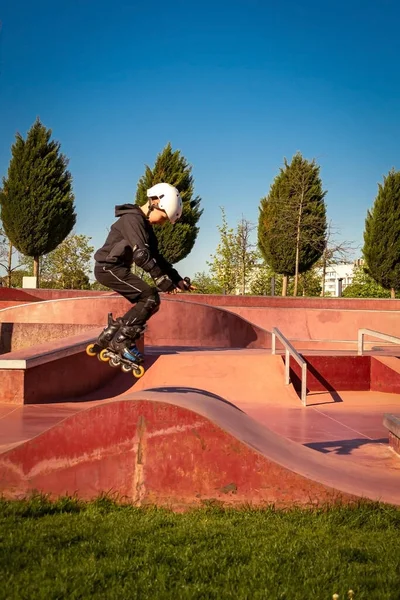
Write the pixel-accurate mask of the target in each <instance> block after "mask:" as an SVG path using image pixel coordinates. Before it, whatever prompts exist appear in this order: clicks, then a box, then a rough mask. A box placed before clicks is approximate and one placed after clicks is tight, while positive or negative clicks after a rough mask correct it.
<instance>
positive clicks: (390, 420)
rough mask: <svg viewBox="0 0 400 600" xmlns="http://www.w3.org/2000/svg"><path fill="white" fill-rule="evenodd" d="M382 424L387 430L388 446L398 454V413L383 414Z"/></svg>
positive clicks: (399, 417) (399, 426)
mask: <svg viewBox="0 0 400 600" xmlns="http://www.w3.org/2000/svg"><path fill="white" fill-rule="evenodd" d="M383 424H384V426H385V427H386V429H387V430H388V431H389V446H390V447H391V448H392V449H393V450H394V451H395V452H396V454H398V455H399V456H400V415H391V414H385V415H384V416H383Z"/></svg>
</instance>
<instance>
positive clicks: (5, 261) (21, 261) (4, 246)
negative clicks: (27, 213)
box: [0, 228, 26, 287]
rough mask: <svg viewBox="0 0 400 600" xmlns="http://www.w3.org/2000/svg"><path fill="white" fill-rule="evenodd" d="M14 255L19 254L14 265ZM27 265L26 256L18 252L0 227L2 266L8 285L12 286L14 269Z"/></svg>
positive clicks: (0, 259) (0, 257) (0, 260)
mask: <svg viewBox="0 0 400 600" xmlns="http://www.w3.org/2000/svg"><path fill="white" fill-rule="evenodd" d="M14 256H17V257H18V260H17V264H16V265H14V266H12V263H13V258H14ZM25 265H26V257H22V256H21V254H19V253H18V252H17V250H16V248H14V246H13V245H12V243H11V242H10V240H9V239H8V238H7V236H6V234H5V233H4V231H3V229H1V228H0V267H3V269H4V270H5V272H6V278H7V287H11V283H12V281H11V278H12V273H13V271H16V270H17V269H19V268H20V267H23V266H25Z"/></svg>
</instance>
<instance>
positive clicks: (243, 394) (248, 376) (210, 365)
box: [133, 348, 300, 412]
mask: <svg viewBox="0 0 400 600" xmlns="http://www.w3.org/2000/svg"><path fill="white" fill-rule="evenodd" d="M157 350H158V349H157ZM155 358H156V360H155V361H154V363H153V364H152V365H151V366H150V367H149V369H148V370H147V371H146V373H145V374H144V376H143V377H142V378H141V379H139V380H138V381H137V382H136V383H135V386H134V388H133V389H134V391H139V390H145V389H149V388H153V387H157V388H162V387H163V386H176V387H190V388H192V389H193V388H195V389H201V390H207V391H208V392H210V393H212V394H217V395H218V396H222V397H223V398H225V399H226V400H229V401H230V402H233V403H234V404H235V405H236V406H239V407H240V408H242V409H243V410H245V411H246V412H249V411H251V409H252V407H254V406H264V407H265V408H267V406H268V403H269V402H271V401H275V402H276V403H282V404H284V405H286V406H295V407H297V406H299V405H300V399H299V396H298V395H297V393H296V392H295V390H294V388H293V386H291V385H290V386H287V385H285V384H284V368H285V367H284V363H283V361H282V357H281V356H279V355H271V354H270V350H263V349H240V350H232V349H226V350H214V351H213V350H207V351H205V350H198V351H195V350H190V351H185V349H184V348H182V349H173V348H171V349H170V353H168V354H161V355H159V356H156V357H155Z"/></svg>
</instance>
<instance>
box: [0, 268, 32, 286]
mask: <svg viewBox="0 0 400 600" xmlns="http://www.w3.org/2000/svg"><path fill="white" fill-rule="evenodd" d="M30 276H32V271H29V270H27V269H13V270H12V271H11V272H10V274H8V275H6V276H5V277H2V278H1V282H2V285H4V286H8V287H12V288H22V279H23V278H24V277H30Z"/></svg>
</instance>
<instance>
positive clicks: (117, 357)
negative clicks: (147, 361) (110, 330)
mask: <svg viewBox="0 0 400 600" xmlns="http://www.w3.org/2000/svg"><path fill="white" fill-rule="evenodd" d="M143 331H144V328H143V327H141V326H137V325H127V324H124V325H122V326H121V328H120V329H119V331H118V333H117V334H116V335H115V336H114V338H113V339H112V340H111V342H110V345H109V348H108V350H107V354H108V356H109V357H110V365H111V366H120V367H121V370H122V371H124V373H128V372H130V371H132V373H133V375H134V376H135V377H141V376H142V375H143V373H144V368H143V367H142V363H143V361H144V357H143V354H142V353H141V352H140V351H139V350H138V348H137V346H136V344H135V340H137V339H138V338H139V337H140V336H141V334H142V333H143Z"/></svg>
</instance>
